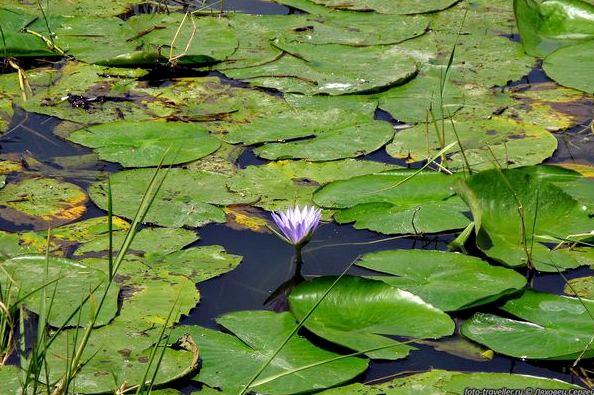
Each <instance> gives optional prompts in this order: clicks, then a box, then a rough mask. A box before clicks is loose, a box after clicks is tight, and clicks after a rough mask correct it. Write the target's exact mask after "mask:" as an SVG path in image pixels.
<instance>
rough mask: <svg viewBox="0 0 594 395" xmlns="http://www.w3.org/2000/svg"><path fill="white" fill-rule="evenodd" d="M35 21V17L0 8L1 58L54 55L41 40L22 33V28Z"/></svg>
mask: <svg viewBox="0 0 594 395" xmlns="http://www.w3.org/2000/svg"><path fill="white" fill-rule="evenodd" d="M35 19H36V17H35V16H33V15H29V14H26V13H22V12H20V11H18V10H13V9H7V8H0V26H2V41H1V42H0V54H2V56H14V57H34V56H53V55H54V53H53V52H52V51H51V50H50V49H49V48H48V46H47V45H46V44H45V43H44V42H43V40H42V39H40V38H39V37H35V36H34V35H32V34H29V33H26V32H23V28H25V27H26V26H28V25H29V24H30V23H31V22H33V21H34V20H35Z"/></svg>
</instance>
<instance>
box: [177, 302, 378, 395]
mask: <svg viewBox="0 0 594 395" xmlns="http://www.w3.org/2000/svg"><path fill="white" fill-rule="evenodd" d="M217 323H218V324H219V325H221V326H223V327H224V328H225V329H227V330H228V331H230V332H231V333H232V334H226V333H222V332H218V331H214V330H212V329H206V328H202V327H200V326H181V327H178V328H176V329H175V330H174V331H173V336H179V335H181V334H184V333H189V334H190V335H191V336H192V337H193V338H194V339H196V342H197V343H199V344H200V351H201V356H202V367H201V369H200V372H198V374H197V375H196V376H195V378H194V379H195V380H197V381H200V382H202V383H205V384H207V385H208V386H210V387H216V388H221V389H223V390H224V391H225V392H226V393H230V392H235V391H239V390H240V389H241V388H242V385H245V384H247V383H248V381H249V380H250V379H251V378H252V376H253V375H254V374H256V372H257V371H258V370H259V368H260V367H261V366H262V365H263V364H264V363H265V362H266V361H267V360H268V359H269V358H270V356H271V355H272V353H273V352H274V351H275V350H276V348H277V347H278V346H279V345H280V343H281V342H282V341H283V340H284V339H285V338H286V337H287V336H288V334H289V333H290V332H291V331H292V330H293V329H294V328H295V326H296V325H297V323H296V322H295V319H294V317H293V316H292V315H291V314H289V313H280V314H276V313H273V312H270V311H242V312H236V313H230V314H226V315H224V316H222V317H220V318H218V319H217ZM338 356H339V355H338V354H335V353H333V352H329V351H325V350H323V349H321V348H318V347H316V346H314V345H313V344H311V343H310V342H309V341H307V340H306V339H304V338H303V337H301V336H299V335H296V336H294V337H293V338H292V339H291V340H290V341H289V342H288V343H287V344H286V345H285V347H283V349H282V351H281V352H280V353H279V354H278V355H277V356H276V357H275V358H274V359H273V360H272V362H271V364H270V365H269V366H268V367H267V368H266V369H265V370H264V372H262V374H261V376H259V378H260V379H263V378H266V377H268V376H271V375H273V374H278V373H282V372H286V371H290V370H291V369H295V368H300V367H303V366H306V365H309V364H313V363H316V362H321V361H325V360H328V359H331V358H334V357H338ZM230 362H232V363H230ZM366 368H367V362H366V361H365V360H363V359H360V358H354V357H351V358H344V359H341V360H338V361H335V362H330V363H326V364H323V365H319V366H317V367H313V368H311V369H306V370H302V371H300V372H299V373H296V374H289V375H287V376H284V377H282V378H279V379H277V380H274V381H271V382H269V383H267V384H264V385H261V386H258V387H256V388H257V391H258V392H262V393H267V394H294V393H301V392H305V391H312V390H319V389H323V388H328V387H331V386H334V385H337V384H340V383H344V382H347V381H349V380H351V379H352V378H354V377H356V376H357V375H359V374H361V373H362V372H363V371H364V370H365V369H366Z"/></svg>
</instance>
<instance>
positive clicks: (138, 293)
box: [96, 258, 200, 328]
mask: <svg viewBox="0 0 594 395" xmlns="http://www.w3.org/2000/svg"><path fill="white" fill-rule="evenodd" d="M98 264H99V263H96V265H98ZM101 264H102V265H103V264H104V263H103V262H101ZM114 279H115V281H116V283H118V284H119V286H120V288H121V289H122V299H123V301H122V307H121V309H120V312H119V316H118V322H127V323H129V324H128V325H131V326H132V327H136V328H141V327H143V328H148V327H151V326H157V327H162V326H163V325H165V324H168V325H169V326H171V325H173V324H174V323H175V322H177V321H178V320H179V319H180V317H181V316H182V315H183V314H188V313H189V312H190V310H191V309H193V308H194V307H196V305H197V304H198V302H199V301H200V292H199V291H198V290H197V289H196V285H195V282H194V281H193V280H191V279H189V278H188V277H186V276H183V275H179V274H176V273H172V272H170V271H168V270H164V269H160V268H151V267H147V266H146V263H145V262H144V261H143V260H141V259H139V258H129V259H126V261H124V263H123V264H122V266H121V267H120V270H118V272H117V274H116V276H115V278H114ZM170 312H171V318H170V321H169V322H167V316H168V315H169V313H170Z"/></svg>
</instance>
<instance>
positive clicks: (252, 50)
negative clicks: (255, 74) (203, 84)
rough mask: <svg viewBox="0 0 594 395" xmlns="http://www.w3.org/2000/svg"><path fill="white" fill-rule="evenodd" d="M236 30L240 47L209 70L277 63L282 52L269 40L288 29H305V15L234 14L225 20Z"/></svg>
mask: <svg viewBox="0 0 594 395" xmlns="http://www.w3.org/2000/svg"><path fill="white" fill-rule="evenodd" d="M226 17H227V18H228V19H229V24H230V26H231V27H232V28H233V29H234V30H235V32H236V34H237V39H238V41H239V46H238V47H237V50H236V51H235V52H234V53H233V54H232V55H230V56H229V57H227V59H225V61H224V62H222V63H219V64H215V65H213V66H212V68H213V69H216V70H228V69H240V68H244V67H252V66H257V65H261V64H264V63H268V62H272V61H274V60H275V59H277V58H278V57H279V56H280V55H281V54H282V51H281V50H280V49H278V48H277V47H275V46H273V45H272V40H274V39H276V38H277V37H278V36H280V35H281V33H282V32H283V31H285V30H289V29H297V28H301V27H303V26H307V19H306V17H305V16H304V15H251V14H241V13H233V14H229V15H227V16H226Z"/></svg>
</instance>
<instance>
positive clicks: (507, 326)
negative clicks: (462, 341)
mask: <svg viewBox="0 0 594 395" xmlns="http://www.w3.org/2000/svg"><path fill="white" fill-rule="evenodd" d="M500 309H501V310H502V311H504V312H505V313H507V314H511V315H512V316H514V317H517V318H518V319H511V318H504V317H501V316H498V315H494V314H485V313H476V314H475V315H474V316H473V317H472V318H471V319H470V320H469V321H466V322H465V323H464V324H463V325H462V327H461V332H462V334H463V335H464V336H466V337H468V338H469V339H471V340H474V341H475V342H477V343H480V344H483V345H485V346H487V347H489V348H490V349H492V350H493V351H495V352H498V353H500V354H504V355H509V356H512V357H515V358H522V359H551V360H575V359H576V358H577V357H578V356H580V355H581V356H582V357H583V358H592V357H594V348H593V347H592V344H591V342H590V340H591V338H592V318H591V315H592V313H591V312H592V311H594V301H592V300H587V299H582V300H579V299H578V298H570V297H567V296H559V295H554V294H549V293H543V292H536V291H532V290H528V291H526V292H525V293H524V295H523V296H522V297H520V298H518V299H512V300H510V301H508V302H507V303H505V304H504V305H503V306H502V307H500ZM543 344H546V347H543Z"/></svg>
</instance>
